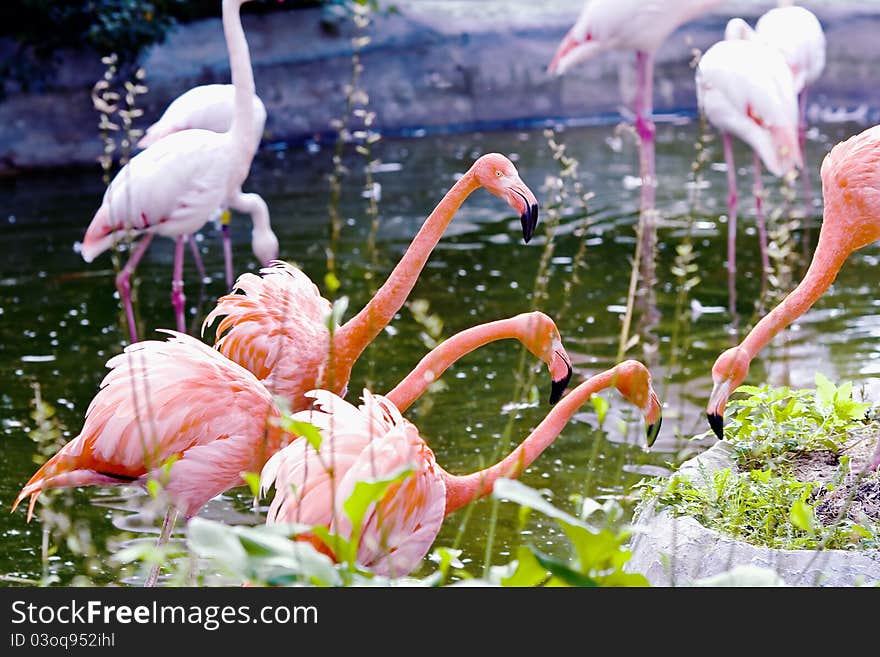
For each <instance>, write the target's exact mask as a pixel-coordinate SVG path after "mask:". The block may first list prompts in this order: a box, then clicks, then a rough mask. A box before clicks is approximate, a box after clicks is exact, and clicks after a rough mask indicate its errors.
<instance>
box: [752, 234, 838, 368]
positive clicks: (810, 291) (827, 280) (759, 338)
mask: <svg viewBox="0 0 880 657" xmlns="http://www.w3.org/2000/svg"><path fill="white" fill-rule="evenodd" d="M822 237H823V235H822V233H821V232H820V233H819V242H818V244H817V245H816V252H815V253H814V254H813V260H812V262H810V268H809V269H808V270H807V273H806V274H805V275H804V278H803V280H802V281H801V282H800V283H799V284H798V286H797V287H796V288H795V289H794V290H792V291H791V293H790V294H789V295H788V296H787V297H785V299H783V300H782V302H781V303H780V304H779V305H778V306H776V307H775V308H774V309H773V310H771V311H770V312H769V313H768V314H767V315H765V316H764V317H763V318H762V319H761V321H760V322H758V323H757V324H756V325H755V327H754V328H753V329H752V330H751V331H749V334H748V335H747V336H746V337H745V339H744V340H743V341H742V344H741V345H740V347H741V348H742V349H745V351H746V353H747V354H748V356H749V358H750V359H751V358H754V357H755V355H756V354H757V353H758V352H759V351H760V350H761V349H763V348H764V347H765V346H766V345H767V344H768V343H769V342H770V340H772V339H773V338H774V336H776V334H777V333H779V332H780V331H781V330H782V329H784V328H785V327H786V326H788V325H789V324H791V323H792V322H793V321H795V320H796V319H797V318H798V317H800V316H801V315H803V314H804V313H805V312H807V310H809V309H810V307H811V306H812V305H813V304H814V303H816V300H817V299H819V297H821V296H822V295H823V294H824V293H825V291H826V290H827V289H828V288H829V287H831V284H832V283H833V282H834V279H835V278H836V277H837V272H838V271H840V268H841V266H843V263H844V261H845V260H846V258H847V256H849V254H850V253H851V252H852V251H851V250H850V249H848V248H846V247H841V246H840V245H837V244H834V245H831V244H829V243H827V242H826V241H825V240H823V239H822Z"/></svg>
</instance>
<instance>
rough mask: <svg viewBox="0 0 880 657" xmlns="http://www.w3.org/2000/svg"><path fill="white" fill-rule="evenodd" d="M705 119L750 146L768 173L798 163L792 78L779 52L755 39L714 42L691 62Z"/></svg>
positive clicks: (783, 170) (780, 171)
mask: <svg viewBox="0 0 880 657" xmlns="http://www.w3.org/2000/svg"><path fill="white" fill-rule="evenodd" d="M696 79H697V100H698V103H699V105H700V109H701V110H702V111H703V112H704V113H705V115H706V118H707V119H708V120H709V121H710V122H711V123H712V124H713V125H715V127H717V128H718V129H719V130H721V131H722V132H728V133H731V134H733V135H735V136H737V137H739V138H740V139H742V140H743V141H745V142H746V143H747V144H748V145H749V146H751V147H752V149H754V150H755V151H756V152H757V153H758V155H759V156H760V158H761V161H762V162H763V163H764V166H766V167H767V169H769V170H770V171H771V172H772V173H773V174H774V175H776V176H782V175H785V174H786V173H788V172H789V171H790V170H791V169H793V168H795V167H800V166H801V164H802V160H801V154H800V148H799V146H798V136H797V125H798V105H797V97H796V95H795V91H794V81H793V79H792V76H791V71H790V70H789V68H788V66H787V64H786V63H785V60H784V59H783V57H782V56H781V55H780V54H779V52H777V51H776V50H775V49H773V48H771V47H769V46H767V45H764V44H762V43H759V42H756V41H738V40H737V41H720V42H718V43H716V44H715V45H713V46H712V47H711V48H709V50H707V51H706V53H705V54H704V55H703V57H702V58H701V59H700V63H699V65H698V66H697V73H696Z"/></svg>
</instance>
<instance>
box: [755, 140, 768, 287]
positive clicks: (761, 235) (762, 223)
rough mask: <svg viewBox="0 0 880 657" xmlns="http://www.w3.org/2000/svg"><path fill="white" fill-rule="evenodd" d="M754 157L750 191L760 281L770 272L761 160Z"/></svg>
mask: <svg viewBox="0 0 880 657" xmlns="http://www.w3.org/2000/svg"><path fill="white" fill-rule="evenodd" d="M753 155H754V176H755V183H754V187H753V188H752V191H753V193H754V195H755V216H756V221H757V224H758V241H759V242H760V246H761V280H764V279H765V277H766V276H767V272H769V271H770V256H769V255H768V254H767V220H766V217H765V216H764V183H763V181H762V180H761V158H760V157H758V152H757V151H753Z"/></svg>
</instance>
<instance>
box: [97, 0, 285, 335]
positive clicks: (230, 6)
mask: <svg viewBox="0 0 880 657" xmlns="http://www.w3.org/2000/svg"><path fill="white" fill-rule="evenodd" d="M249 1H250V0H223V31H224V34H225V38H226V46H227V48H228V50H229V62H230V69H231V72H232V84H233V87H234V88H235V94H234V95H235V112H234V115H233V119H232V124H231V127H230V129H229V130H228V131H227V132H223V133H216V132H211V131H209V130H201V129H191V130H182V131H180V132H176V133H173V134H170V135H168V136H166V137H164V138H162V139H159V140H158V141H157V142H156V143H154V144H153V145H152V146H150V147H149V148H148V149H147V150H145V151H142V152H141V153H138V154H137V155H135V156H134V157H133V158H132V159H131V161H130V162H129V163H128V164H126V165H125V166H124V167H123V168H122V169H121V170H120V171H119V173H118V174H116V177H115V178H114V179H113V181H112V182H111V183H110V186H109V187H108V188H107V191H106V193H105V194H104V200H103V202H102V204H101V207H100V208H99V209H98V211H97V213H95V216H94V218H93V219H92V221H91V223H90V224H89V227H88V229H87V230H86V234H85V238H84V239H83V244H82V256H83V259H85V261H86V262H91V261H92V260H94V259H95V258H96V257H97V256H98V255H99V254H101V253H103V252H104V251H106V250H107V249H108V248H110V247H112V246H113V245H114V244H116V243H117V242H119V241H120V240H122V239H124V238H125V237H126V236H131V235H139V236H141V239H140V241H139V242H138V243H137V245H135V246H133V252H132V254H131V257H130V258H129V260H128V262H127V263H126V265H125V267H124V268H123V269H122V271H121V272H119V274H118V276H117V277H116V287H117V289H118V290H119V295H120V298H121V300H122V303H123V305H124V307H125V314H126V320H127V322H128V329H129V334H130V336H131V341H132V342H135V341H136V340H137V330H136V327H135V321H134V311H133V309H132V306H131V284H130V278H131V276H132V274H133V273H134V270H135V268H136V267H137V265H138V263H139V262H140V260H141V258H142V257H143V255H144V252H145V251H146V250H147V247H148V246H149V244H150V241H151V240H152V238H153V236H154V235H164V236H166V237H171V238H174V239H175V242H176V244H175V251H174V273H173V276H172V282H171V285H172V291H171V303H172V305H173V306H174V312H175V318H176V322H177V329H178V330H179V331H182V332H183V331H185V330H186V327H185V323H184V305H185V300H186V299H185V296H184V293H183V258H184V252H183V247H184V240H186V239H188V238H189V237H190V236H191V235H192V234H193V233H195V232H196V231H197V230H199V229H200V228H201V227H202V226H204V225H205V223H206V222H207V221H208V220H209V219H210V218H211V216H212V215H213V214H214V213H216V211H217V210H218V208H221V207H222V206H224V205H226V204H229V205H230V206H231V207H235V208H237V209H243V211H246V212H248V211H250V212H252V214H251V216H252V219H253V222H254V229H253V234H252V247H253V250H254V254H255V255H256V256H257V258H259V260H260V261H261V262H262V263H263V264H266V263H268V262H269V261H271V260H272V259H274V258H275V257H277V255H278V239H277V238H276V237H275V234H274V233H273V232H272V229H271V227H270V226H269V213H268V209H267V208H266V204H265V202H263V200H262V199H261V198H260V197H259V196H257V195H256V194H243V193H242V192H241V185H242V183H243V182H244V180H245V179H246V178H247V175H248V171H249V169H250V163H251V159H252V157H253V153H254V151H255V150H256V147H255V145H254V144H253V143H252V142H253V139H252V135H251V132H252V129H253V124H254V102H253V98H254V76H253V72H252V71H251V64H250V55H249V53H248V45H247V41H246V39H245V35H244V30H243V29H242V26H241V17H240V15H239V9H240V7H241V5H242V4H244V3H245V2H249ZM230 200H232V203H230V202H229V201H230Z"/></svg>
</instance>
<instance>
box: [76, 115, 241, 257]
mask: <svg viewBox="0 0 880 657" xmlns="http://www.w3.org/2000/svg"><path fill="white" fill-rule="evenodd" d="M230 143H231V139H230V136H229V135H228V134H223V133H216V132H211V131H209V130H196V129H194V130H185V131H183V132H178V133H174V134H172V135H168V137H166V138H165V139H162V140H160V141H159V142H157V143H156V144H154V145H153V146H152V147H151V148H149V149H147V150H145V151H143V152H141V153H138V154H137V155H135V156H134V157H133V158H132V159H131V161H130V162H129V163H128V164H126V165H125V166H124V167H123V168H122V169H121V170H120V171H119V173H118V174H117V175H116V177H115V178H114V179H113V181H112V182H111V183H110V186H109V187H108V188H107V191H106V192H105V193H104V199H103V201H102V203H101V207H100V208H98V211H97V212H96V213H95V216H94V218H93V219H92V221H91V223H90V224H89V226H88V228H87V229H86V234H85V238H84V239H83V244H82V251H81V253H82V256H83V259H84V260H85V261H86V262H92V261H93V260H94V259H95V258H96V257H97V256H99V255H100V254H101V253H103V252H104V251H106V250H107V249H109V248H111V247H112V246H113V245H114V244H116V243H117V242H119V241H120V240H121V239H123V238H124V237H126V235H128V234H129V231H130V232H131V233H132V234H134V235H142V234H144V233H152V234H156V235H164V236H166V237H172V238H173V237H180V236H186V235H190V234H192V233H194V232H196V231H198V230H199V229H200V228H201V227H202V226H204V225H205V223H206V222H207V221H208V219H209V218H210V217H211V215H212V214H213V212H214V211H215V210H216V209H217V208H218V207H219V206H220V205H221V203H222V202H223V199H224V198H225V196H226V193H227V184H228V181H229V178H230V175H231V172H232V167H231V163H230V160H229V157H228V149H229V148H230Z"/></svg>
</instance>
